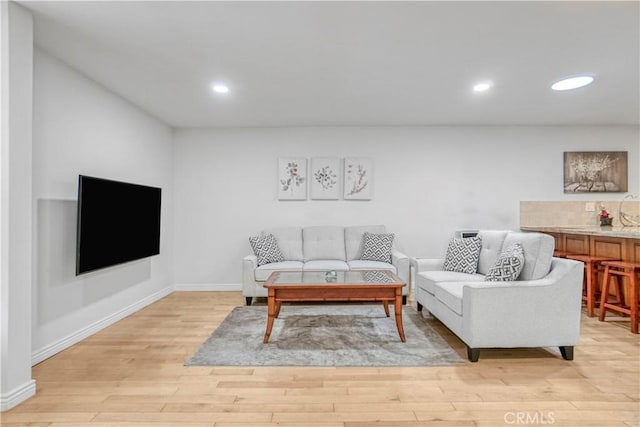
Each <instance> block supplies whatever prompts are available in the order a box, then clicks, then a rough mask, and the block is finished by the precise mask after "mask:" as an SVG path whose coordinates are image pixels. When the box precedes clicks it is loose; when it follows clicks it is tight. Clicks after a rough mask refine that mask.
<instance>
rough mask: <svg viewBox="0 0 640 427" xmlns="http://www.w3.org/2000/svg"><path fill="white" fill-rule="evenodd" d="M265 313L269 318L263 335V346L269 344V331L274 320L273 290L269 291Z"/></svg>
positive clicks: (274, 300)
mask: <svg viewBox="0 0 640 427" xmlns="http://www.w3.org/2000/svg"><path fill="white" fill-rule="evenodd" d="M267 313H268V315H269V317H268V318H267V331H266V332H265V333H264V339H263V340H262V342H263V343H264V344H266V343H268V342H269V337H270V336H271V329H272V328H273V321H274V319H275V318H276V295H275V291H274V290H273V289H269V296H268V297H267Z"/></svg>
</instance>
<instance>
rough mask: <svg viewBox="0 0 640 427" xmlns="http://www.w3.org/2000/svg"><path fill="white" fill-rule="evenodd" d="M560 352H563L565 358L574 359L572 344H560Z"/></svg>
mask: <svg viewBox="0 0 640 427" xmlns="http://www.w3.org/2000/svg"><path fill="white" fill-rule="evenodd" d="M560 354H562V358H563V359H564V360H573V346H572V345H561V346H560Z"/></svg>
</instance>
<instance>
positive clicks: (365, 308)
mask: <svg viewBox="0 0 640 427" xmlns="http://www.w3.org/2000/svg"><path fill="white" fill-rule="evenodd" d="M389 309H390V314H391V317H386V316H385V314H384V310H383V308H382V304H379V305H372V304H366V305H364V304H362V305H361V304H345V305H325V304H317V305H283V306H282V309H281V310H280V316H279V317H278V318H277V319H276V320H275V322H274V325H273V330H272V332H271V338H270V340H269V343H268V344H263V343H262V339H263V337H264V333H265V329H266V324H267V307H266V306H249V307H236V308H234V309H233V311H232V312H231V313H230V314H229V315H228V316H227V318H226V319H224V321H223V322H222V323H221V324H220V326H219V327H218V328H217V329H216V330H215V331H214V332H213V334H212V335H211V336H210V337H209V339H207V341H206V342H205V343H204V344H203V345H202V346H201V347H200V349H199V350H198V351H197V353H196V354H195V355H194V356H193V357H191V358H190V359H189V360H187V362H186V363H185V364H186V365H192V366H442V365H450V364H454V363H464V360H463V359H462V358H460V356H458V353H456V352H455V351H454V350H453V349H452V348H451V347H450V346H449V344H447V342H446V341H445V340H444V339H443V338H442V337H441V336H440V335H438V333H437V332H436V331H435V330H434V329H433V328H431V326H429V325H428V324H427V323H426V322H425V320H424V319H423V318H422V315H421V314H420V313H418V312H417V311H415V310H414V309H412V308H410V307H406V308H404V309H403V311H402V316H403V317H402V318H403V325H404V332H405V337H406V339H407V341H406V342H405V343H403V342H401V341H400V337H399V336H398V330H397V328H396V322H395V318H394V316H393V308H392V307H389Z"/></svg>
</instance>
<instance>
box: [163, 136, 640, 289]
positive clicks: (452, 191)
mask: <svg viewBox="0 0 640 427" xmlns="http://www.w3.org/2000/svg"><path fill="white" fill-rule="evenodd" d="M638 140H639V132H638V127H632V126H629V127H581V128H574V127H455V128H451V127H414V128H407V127H391V128H270V129H229V130H180V131H176V132H175V133H174V143H175V147H174V152H175V153H174V157H175V159H174V168H175V169H174V180H175V212H174V216H175V248H176V249H175V269H174V274H175V281H176V284H178V285H181V284H182V285H187V284H191V285H193V284H237V283H240V282H241V261H240V260H241V258H242V257H243V256H244V255H247V254H248V253H250V247H249V244H248V242H247V238H248V237H249V236H250V235H253V234H256V233H258V232H259V231H260V230H261V229H263V228H265V227H272V226H280V225H289V224H291V225H322V224H336V225H357V224H379V223H380V224H385V225H387V227H388V229H389V230H391V231H393V232H395V233H396V235H397V240H398V244H399V247H400V249H402V250H404V251H405V252H406V253H407V254H408V255H410V256H443V255H444V251H445V249H446V242H447V240H448V238H449V237H450V235H451V233H452V231H453V230H454V229H457V228H467V227H468V228H503V229H517V228H518V227H519V202H520V201H521V200H580V199H585V200H586V199H589V198H590V197H591V198H592V197H593V196H589V195H565V194H564V193H563V152H564V151H583V150H584V151H589V150H607V151H618V150H620V151H629V156H628V158H629V171H630V174H629V185H630V188H629V191H630V192H633V193H636V194H637V193H638V187H639V180H640V178H639V175H638V154H639V153H638V151H640V150H639V147H638ZM287 156H293V157H305V158H309V159H310V158H312V157H315V156H336V157H340V158H344V157H352V156H356V157H357V156H361V157H369V158H371V159H373V162H374V174H373V179H374V198H373V200H372V201H342V200H341V201H314V200H307V201H286V202H285V201H278V200H277V199H276V166H277V159H278V157H287ZM620 197H621V195H620V194H611V195H608V194H598V198H599V199H600V198H602V199H603V200H609V199H612V200H619V198H620Z"/></svg>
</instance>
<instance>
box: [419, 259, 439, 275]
mask: <svg viewBox="0 0 640 427" xmlns="http://www.w3.org/2000/svg"><path fill="white" fill-rule="evenodd" d="M411 265H412V266H413V268H414V270H415V271H416V273H420V272H421V271H434V270H442V268H443V267H444V259H440V258H411Z"/></svg>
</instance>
